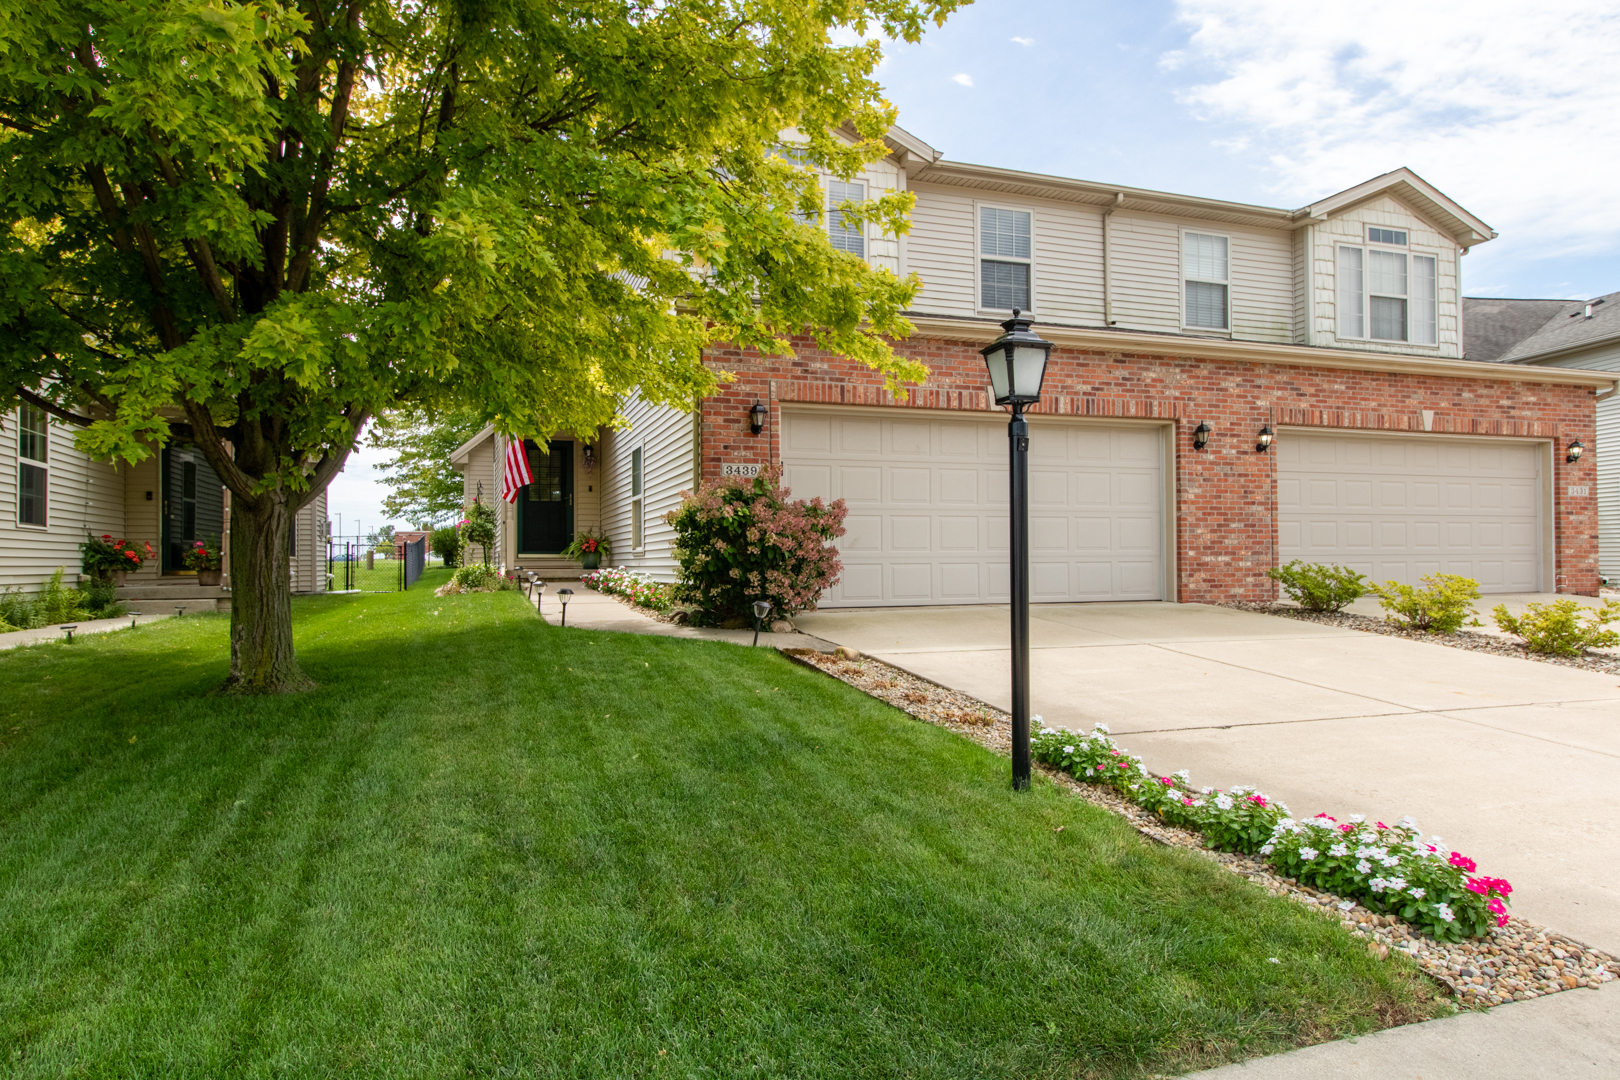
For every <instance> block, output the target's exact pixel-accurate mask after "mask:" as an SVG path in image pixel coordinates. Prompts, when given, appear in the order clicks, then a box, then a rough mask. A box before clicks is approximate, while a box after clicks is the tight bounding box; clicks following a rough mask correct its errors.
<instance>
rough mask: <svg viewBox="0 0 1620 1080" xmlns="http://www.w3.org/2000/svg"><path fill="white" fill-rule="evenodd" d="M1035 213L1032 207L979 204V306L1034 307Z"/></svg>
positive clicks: (1004, 309) (1000, 309)
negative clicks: (1033, 233) (1012, 207)
mask: <svg viewBox="0 0 1620 1080" xmlns="http://www.w3.org/2000/svg"><path fill="white" fill-rule="evenodd" d="M1031 217H1032V215H1031V214H1030V212H1029V211H1028V210H1003V209H1001V208H1000V207H996V206H981V207H979V307H981V308H986V309H989V310H992V311H1011V310H1012V309H1013V308H1017V309H1018V310H1020V311H1029V310H1030V291H1029V283H1030V278H1031V276H1032V273H1033V263H1034V258H1033V251H1034V248H1033V244H1032V242H1031V238H1030V232H1031Z"/></svg>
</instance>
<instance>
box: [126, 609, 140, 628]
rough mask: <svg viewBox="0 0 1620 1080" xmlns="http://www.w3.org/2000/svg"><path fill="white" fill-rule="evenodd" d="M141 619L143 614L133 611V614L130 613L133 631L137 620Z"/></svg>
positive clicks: (130, 626)
mask: <svg viewBox="0 0 1620 1080" xmlns="http://www.w3.org/2000/svg"><path fill="white" fill-rule="evenodd" d="M140 617H141V613H140V612H138V611H132V612H130V613H129V628H130V629H131V630H133V629H135V620H136V619H138V618H140Z"/></svg>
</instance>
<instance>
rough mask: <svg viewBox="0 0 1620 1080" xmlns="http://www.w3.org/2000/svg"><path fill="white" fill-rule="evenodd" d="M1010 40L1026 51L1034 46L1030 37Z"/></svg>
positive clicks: (1033, 41) (1033, 40)
mask: <svg viewBox="0 0 1620 1080" xmlns="http://www.w3.org/2000/svg"><path fill="white" fill-rule="evenodd" d="M1012 40H1013V42H1014V43H1015V44H1018V45H1022V46H1024V48H1026V49H1027V48H1029V47H1030V46H1031V45H1033V44H1035V39H1034V38H1032V37H1015V38H1013V39H1012Z"/></svg>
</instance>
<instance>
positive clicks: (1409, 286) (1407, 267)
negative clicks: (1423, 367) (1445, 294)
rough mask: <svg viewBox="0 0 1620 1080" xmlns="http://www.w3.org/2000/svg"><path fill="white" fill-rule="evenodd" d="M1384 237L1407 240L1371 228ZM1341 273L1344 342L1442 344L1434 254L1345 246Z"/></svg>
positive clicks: (1340, 260) (1370, 232)
mask: <svg viewBox="0 0 1620 1080" xmlns="http://www.w3.org/2000/svg"><path fill="white" fill-rule="evenodd" d="M1379 234H1381V235H1384V236H1390V235H1393V236H1398V237H1400V241H1399V242H1400V243H1402V244H1404V243H1405V242H1406V234H1405V233H1404V232H1399V231H1397V230H1394V229H1368V230H1367V235H1368V238H1369V239H1372V238H1373V237H1374V236H1375V235H1379ZM1380 242H1383V241H1380ZM1389 242H1390V243H1393V242H1394V241H1389ZM1337 271H1338V290H1337V291H1338V309H1339V310H1338V316H1339V319H1338V322H1339V329H1338V336H1339V337H1340V338H1348V339H1360V340H1364V341H1394V342H1410V343H1411V344H1414V345H1434V344H1436V343H1437V342H1438V341H1439V338H1438V336H1437V334H1436V330H1437V327H1436V316H1437V314H1438V311H1437V308H1438V304H1437V302H1436V301H1437V299H1438V295H1439V293H1438V284H1439V282H1438V280H1437V271H1438V260H1437V259H1436V258H1435V257H1434V256H1433V255H1418V254H1416V253H1410V254H1409V253H1407V252H1405V251H1389V250H1386V249H1381V248H1378V247H1372V246H1368V247H1353V246H1351V245H1348V244H1343V245H1340V247H1339V257H1338V266H1337Z"/></svg>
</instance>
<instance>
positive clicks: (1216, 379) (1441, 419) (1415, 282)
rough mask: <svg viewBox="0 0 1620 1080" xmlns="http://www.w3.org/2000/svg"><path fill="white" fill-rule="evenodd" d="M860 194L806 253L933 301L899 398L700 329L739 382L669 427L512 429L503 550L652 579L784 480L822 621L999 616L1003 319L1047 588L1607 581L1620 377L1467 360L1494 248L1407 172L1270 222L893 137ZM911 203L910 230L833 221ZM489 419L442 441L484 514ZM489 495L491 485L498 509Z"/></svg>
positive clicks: (841, 365) (1120, 596)
mask: <svg viewBox="0 0 1620 1080" xmlns="http://www.w3.org/2000/svg"><path fill="white" fill-rule="evenodd" d="M888 147H889V151H890V152H889V154H888V155H887V156H886V157H885V158H884V159H883V160H881V161H879V162H877V163H875V164H873V165H872V166H871V167H869V168H868V169H867V170H866V171H865V172H864V173H863V174H862V175H861V176H859V177H857V178H855V179H854V180H853V181H839V180H835V179H832V178H827V179H825V180H824V185H825V190H826V193H827V211H828V212H827V214H826V215H825V217H824V219H823V225H824V226H825V227H826V228H827V230H828V236H829V242H831V243H833V244H834V245H835V246H837V247H839V248H840V249H842V250H844V251H847V252H850V253H851V254H854V255H856V256H859V257H861V258H864V259H867V260H868V261H870V262H871V263H872V264H873V265H875V266H880V267H885V268H887V269H889V270H892V271H893V272H895V273H896V274H900V275H907V274H916V275H918V277H919V278H920V279H921V281H922V288H921V290H920V292H919V294H918V296H917V298H916V300H915V302H914V304H913V310H912V311H910V312H909V313H908V314H909V317H910V320H911V322H912V324H913V325H914V327H915V333H914V334H913V335H912V336H911V337H909V338H907V339H905V340H903V341H899V342H896V343H895V348H896V349H897V351H899V352H900V353H902V354H904V355H906V356H909V357H914V358H916V359H918V360H920V361H922V362H923V363H925V364H926V365H927V366H928V368H929V370H930V375H929V377H928V379H927V381H926V382H925V383H924V384H923V385H922V386H920V387H917V388H915V389H912V390H910V392H909V393H907V394H905V395H904V396H899V395H895V394H893V393H890V392H889V391H887V390H886V389H885V388H884V387H883V384H882V380H881V379H880V378H879V377H878V376H877V375H876V374H874V373H873V372H872V371H870V370H869V369H867V368H865V367H864V366H863V365H861V364H858V363H855V362H852V361H850V360H849V359H848V358H846V357H842V356H837V355H830V354H828V353H825V352H823V351H821V350H819V349H818V348H817V347H816V346H815V344H814V342H813V341H811V340H809V339H803V340H795V342H794V345H795V350H796V351H795V354H794V355H793V356H767V355H761V354H759V353H756V352H753V351H750V350H741V349H735V348H727V347H723V346H722V347H716V348H714V349H712V350H710V353H709V355H708V357H707V362H708V363H709V364H710V365H711V366H713V367H714V368H715V369H716V370H724V371H727V372H731V373H733V374H734V375H735V376H736V378H735V379H734V380H733V381H731V382H729V383H726V384H725V385H724V386H723V387H722V388H721V389H720V391H719V392H718V393H716V394H715V395H713V396H712V397H709V398H707V399H705V400H703V401H701V402H696V403H694V406H693V409H692V411H690V412H680V411H676V410H669V409H661V408H650V407H647V406H646V405H644V404H643V403H641V402H638V401H636V400H635V399H634V398H632V399H631V400H629V401H627V402H626V403H625V406H624V416H625V419H626V420H627V421H628V426H626V427H624V428H621V429H617V430H611V431H609V430H603V431H597V432H585V433H557V434H556V436H555V437H554V438H553V439H551V440H550V442H549V444H548V445H547V446H544V447H542V446H539V445H535V444H532V443H531V444H530V445H529V446H528V453H529V454H530V463H531V468H532V469H533V470H534V471H535V475H536V476H537V477H543V479H538V480H537V482H536V484H535V485H531V489H530V490H529V491H526V492H524V493H523V495H522V496H521V497H520V499H519V501H518V503H517V504H515V505H514V506H513V507H511V508H507V507H504V506H502V507H501V510H502V515H503V516H502V518H501V528H500V536H499V539H498V541H497V547H498V549H499V551H498V557H499V560H500V561H501V562H502V563H503V564H506V565H525V566H529V567H531V568H533V567H538V566H540V565H542V564H544V565H552V566H554V565H555V563H554V562H548V561H547V560H548V559H553V558H554V556H555V553H556V552H558V551H560V550H561V547H562V545H563V544H565V543H566V541H567V538H568V537H569V536H570V535H571V534H572V532H573V531H574V530H576V529H579V528H584V527H591V528H600V529H605V530H606V531H607V532H608V534H609V535H610V536H611V538H612V541H613V552H614V554H613V561H614V562H615V563H622V564H624V565H627V566H629V567H632V568H637V569H640V570H643V571H645V572H647V573H649V574H651V575H652V576H654V577H656V578H659V579H663V580H670V579H672V578H673V577H674V575H675V571H676V565H675V562H674V558H673V554H672V542H673V539H674V537H673V535H672V533H671V531H670V529H669V527H668V526H667V525H666V524H665V523H664V521H663V515H664V514H665V513H666V512H667V511H668V510H670V509H672V508H673V507H674V506H676V505H677V504H678V500H679V497H680V492H681V491H682V490H683V489H690V488H692V487H694V486H696V485H697V484H699V483H702V482H706V481H718V480H720V479H722V478H723V477H726V476H749V475H753V474H756V473H757V472H758V471H759V470H760V469H762V468H769V467H779V468H780V469H781V470H782V471H783V475H784V477H785V480H786V483H787V484H788V485H789V486H790V487H791V488H792V490H793V494H794V495H795V496H796V497H811V496H820V497H822V498H826V499H843V500H844V501H845V503H846V504H847V506H848V508H849V515H848V518H847V520H846V523H845V524H846V528H847V530H848V531H847V534H846V535H845V536H844V537H842V538H841V540H840V541H839V544H838V547H839V550H840V553H841V557H842V561H843V564H844V570H843V574H842V577H841V580H840V581H839V583H838V584H837V585H836V586H835V587H833V588H832V589H831V590H829V592H828V594H827V595H826V596H825V597H824V598H823V605H824V606H851V607H858V606H884V605H929V604H979V603H997V602H1004V601H1005V600H1006V599H1007V597H1008V593H1009V589H1008V576H1007V575H1008V570H1007V544H1008V540H1007V534H1008V529H1007V444H1006V439H1005V427H1004V423H1003V422H1004V421H1005V419H1006V414H1005V413H1004V412H1002V411H1001V410H998V409H996V408H994V407H993V405H992V403H991V401H990V397H989V392H988V391H989V386H988V379H987V375H986V371H985V367H984V364H983V361H982V359H981V357H980V355H979V349H980V348H982V347H983V346H984V345H985V344H987V343H989V342H990V341H991V340H993V339H994V338H995V337H996V336H997V335H998V334H999V333H1000V332H1001V327H1000V324H1001V323H1002V322H1003V321H1004V320H1006V319H1008V318H1009V317H1010V316H1011V315H1012V313H1013V312H1014V311H1015V310H1020V311H1023V312H1025V313H1027V314H1029V315H1030V316H1031V317H1033V318H1034V320H1035V326H1034V329H1035V330H1036V332H1038V333H1039V334H1041V335H1042V336H1043V337H1045V338H1047V339H1048V340H1050V341H1052V342H1055V343H1056V348H1055V349H1054V350H1053V352H1052V356H1051V360H1050V362H1049V364H1048V366H1047V372H1046V379H1045V385H1044V389H1043V394H1042V399H1041V402H1040V404H1039V405H1038V406H1037V407H1036V408H1035V409H1034V410H1033V411H1032V413H1031V415H1030V421H1031V436H1030V455H1031V457H1030V491H1031V500H1032V502H1031V511H1030V516H1031V520H1030V537H1031V555H1030V564H1031V588H1032V597H1033V599H1035V600H1037V601H1048V602H1052V601H1129V600H1161V601H1162V600H1169V601H1216V602H1218V601H1230V600H1261V599H1269V598H1271V597H1272V596H1274V595H1275V590H1276V586H1275V585H1274V583H1273V582H1272V581H1271V580H1270V579H1269V578H1268V577H1267V576H1266V571H1267V570H1269V569H1271V568H1272V567H1274V566H1277V565H1278V564H1279V563H1285V562H1288V561H1290V560H1293V559H1303V560H1307V561H1310V562H1325V563H1336V564H1340V565H1344V566H1349V567H1352V568H1354V569H1356V570H1359V571H1361V572H1363V573H1365V574H1367V575H1369V576H1370V577H1373V578H1376V579H1379V580H1386V579H1392V580H1396V581H1402V582H1413V581H1416V580H1417V579H1419V578H1421V577H1422V576H1424V575H1425V574H1429V573H1433V572H1436V571H1443V572H1447V573H1457V574H1464V575H1466V576H1469V577H1472V578H1475V579H1476V580H1478V581H1479V582H1480V584H1481V587H1482V589H1483V590H1484V591H1485V592H1488V593H1503V592H1536V591H1547V592H1551V591H1560V592H1571V593H1583V594H1591V593H1594V592H1595V591H1596V590H1597V588H1598V546H1597V540H1596V535H1597V521H1598V503H1597V499H1596V496H1595V495H1594V493H1593V492H1594V485H1593V484H1592V483H1591V479H1590V477H1591V466H1590V463H1582V462H1581V461H1575V462H1570V461H1566V457H1567V456H1568V454H1567V447H1568V445H1569V444H1571V443H1574V442H1578V441H1579V442H1584V443H1585V444H1586V445H1588V446H1590V445H1592V444H1593V442H1594V426H1595V423H1596V414H1595V409H1596V403H1597V400H1598V398H1599V397H1600V396H1606V395H1608V394H1611V393H1613V391H1614V389H1615V376H1614V375H1612V374H1605V373H1603V372H1599V371H1592V370H1585V369H1580V368H1575V367H1558V366H1545V365H1543V366H1526V365H1517V364H1501V363H1486V362H1480V361H1477V360H1474V359H1470V358H1468V357H1467V354H1466V350H1465V342H1466V337H1465V333H1466V327H1465V324H1464V315H1465V312H1464V310H1463V306H1462V303H1461V300H1460V297H1461V294H1462V289H1463V276H1464V269H1465V265H1464V264H1465V263H1466V256H1467V254H1468V252H1469V251H1470V250H1471V249H1472V248H1474V247H1475V246H1477V245H1479V244H1483V243H1487V242H1489V241H1490V240H1492V239H1493V238H1494V237H1495V236H1496V234H1495V233H1494V232H1493V231H1492V230H1491V229H1490V227H1489V226H1487V225H1486V224H1485V223H1484V222H1483V221H1481V220H1480V219H1479V218H1477V217H1475V216H1474V215H1473V214H1472V213H1470V212H1469V211H1468V210H1466V209H1464V208H1463V207H1462V206H1459V205H1458V204H1457V203H1456V202H1454V201H1453V200H1451V199H1450V198H1448V197H1447V196H1446V195H1445V194H1444V193H1442V192H1440V191H1438V190H1436V189H1435V188H1434V187H1433V186H1432V185H1430V184H1428V183H1427V182H1425V181H1424V180H1423V179H1422V178H1421V177H1419V176H1417V175H1416V174H1414V173H1412V172H1411V171H1410V170H1408V169H1396V170H1394V171H1391V172H1386V173H1383V174H1382V175H1379V176H1376V177H1374V178H1372V179H1370V180H1368V181H1366V182H1365V183H1362V184H1359V185H1357V186H1355V187H1353V188H1350V189H1348V190H1346V191H1341V192H1339V193H1337V194H1334V195H1329V196H1326V197H1324V198H1323V199H1321V200H1319V201H1317V202H1315V203H1312V204H1310V205H1308V206H1304V207H1299V208H1295V209H1278V208H1272V207H1265V206H1251V205H1247V204H1241V203H1233V202H1227V201H1223V200H1218V199H1209V198H1203V197H1199V196H1190V195H1177V194H1170V193H1166V192H1159V191H1149V190H1143V189H1139V188H1131V187H1125V186H1120V185H1113V184H1105V183H1099V182H1095V181H1089V180H1075V179H1069V178H1065V177H1056V176H1045V175H1039V174H1034V173H1027V172H1021V171H1017V170H1012V169H1006V168H1000V167H995V166H985V165H973V164H967V163H962V162H955V161H951V160H948V159H946V158H945V157H944V156H943V155H942V154H941V153H940V152H939V151H937V150H935V149H934V148H933V147H931V146H929V145H928V144H926V143H924V142H922V141H921V140H920V139H918V138H916V137H915V136H913V135H911V134H909V133H907V132H905V131H903V130H900V129H895V130H894V131H892V132H891V133H890V136H889V137H888ZM895 190H906V191H911V192H914V193H915V196H916V205H915V208H914V210H913V213H912V216H911V230H910V232H909V233H907V234H906V235H903V236H898V237H895V236H885V235H881V234H879V233H877V232H875V231H873V230H871V229H869V228H861V227H857V226H852V225H851V224H850V223H849V222H848V221H847V220H845V219H844V218H843V217H842V216H841V215H839V214H838V213H837V207H838V206H839V205H841V204H842V203H844V202H845V201H846V200H849V199H860V198H864V197H867V196H869V195H874V194H879V193H882V192H884V191H895ZM502 450H503V448H502V446H501V445H500V437H499V436H498V435H497V434H496V433H494V432H493V431H487V430H486V431H485V432H483V433H481V434H480V435H478V436H476V437H475V438H474V439H472V440H470V441H469V442H468V443H467V444H466V445H465V446H463V447H462V448H460V449H459V450H458V451H457V454H456V462H457V464H458V467H459V468H461V469H462V470H463V471H464V473H465V475H466V477H467V492H468V495H469V497H471V496H472V495H474V494H477V493H480V492H481V493H483V495H484V497H485V498H486V499H493V493H494V492H495V491H496V490H497V489H498V472H497V470H498V466H499V461H500V457H501V453H502ZM496 502H497V505H499V504H498V500H496Z"/></svg>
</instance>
